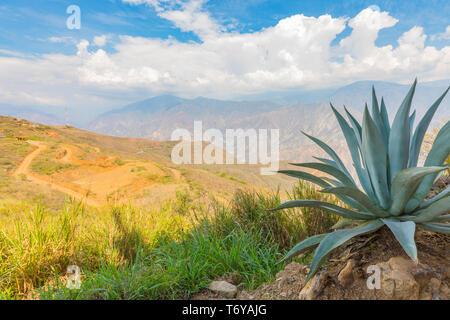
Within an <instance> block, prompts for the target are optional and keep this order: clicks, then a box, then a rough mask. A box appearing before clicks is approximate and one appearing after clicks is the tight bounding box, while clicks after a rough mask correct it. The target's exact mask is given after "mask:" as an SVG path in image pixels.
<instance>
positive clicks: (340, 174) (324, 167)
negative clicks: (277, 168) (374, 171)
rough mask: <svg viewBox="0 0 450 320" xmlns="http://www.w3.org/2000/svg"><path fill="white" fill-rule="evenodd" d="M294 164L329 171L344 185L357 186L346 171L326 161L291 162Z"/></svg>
mask: <svg viewBox="0 0 450 320" xmlns="http://www.w3.org/2000/svg"><path fill="white" fill-rule="evenodd" d="M290 164H291V165H293V166H297V167H305V168H311V169H316V170H319V171H322V172H325V173H328V174H329V175H331V176H333V177H335V178H336V179H338V180H339V181H340V182H342V183H343V184H344V185H348V186H355V183H354V181H353V180H352V179H351V178H349V177H348V176H347V175H346V174H345V173H344V172H342V171H341V170H339V169H337V168H335V167H333V166H331V165H328V164H324V163H315V162H307V163H290Z"/></svg>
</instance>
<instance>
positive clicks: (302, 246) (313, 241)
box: [281, 233, 328, 262]
mask: <svg viewBox="0 0 450 320" xmlns="http://www.w3.org/2000/svg"><path fill="white" fill-rule="evenodd" d="M327 235H328V233H325V234H318V235H315V236H312V237H309V238H307V239H305V240H303V241H302V242H300V243H298V244H296V245H295V246H294V247H293V248H292V249H291V250H290V251H289V252H288V253H287V254H286V256H285V257H284V258H283V259H282V260H281V262H283V261H286V260H288V259H290V258H292V257H295V256H297V255H299V254H300V253H302V252H303V251H305V250H306V249H308V248H311V247H312V246H315V245H317V244H319V243H320V241H322V240H323V239H324V238H325V237H326V236H327Z"/></svg>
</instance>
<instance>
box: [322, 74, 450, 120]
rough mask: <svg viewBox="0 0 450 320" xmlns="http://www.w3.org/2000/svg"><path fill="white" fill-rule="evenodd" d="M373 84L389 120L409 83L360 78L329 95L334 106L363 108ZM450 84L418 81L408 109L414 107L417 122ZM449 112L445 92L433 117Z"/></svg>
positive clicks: (370, 99) (449, 99) (370, 97)
mask: <svg viewBox="0 0 450 320" xmlns="http://www.w3.org/2000/svg"><path fill="white" fill-rule="evenodd" d="M372 85H373V86H375V91H376V93H377V97H378V99H379V100H380V101H381V97H384V101H385V103H386V108H387V109H388V113H389V115H390V119H391V121H392V120H393V117H394V115H395V114H394V112H395V111H396V110H397V109H398V107H399V106H400V104H401V103H402V101H403V99H404V98H405V96H406V94H407V93H408V90H409V89H410V87H411V85H409V84H408V85H402V84H397V83H390V82H383V81H359V82H355V83H353V84H351V85H348V86H345V87H342V88H340V89H338V90H337V91H336V92H334V93H333V94H332V95H331V96H330V97H329V101H331V102H332V103H333V104H334V105H335V106H343V105H345V106H348V107H351V108H353V109H355V110H359V111H361V112H362V111H364V105H365V104H366V103H367V105H368V106H369V107H370V106H371V105H372ZM449 86H450V80H440V81H433V82H424V83H418V85H417V87H416V91H415V94H414V99H413V104H412V107H411V112H412V111H413V110H417V114H416V123H417V122H418V121H417V119H418V117H419V118H421V117H422V116H423V114H424V113H425V111H426V110H427V109H428V108H429V107H430V106H431V105H432V104H433V103H434V102H435V101H436V99H437V98H439V97H440V96H441V95H442V94H443V93H444V91H445V90H446V89H447V88H448V87H449ZM449 116H450V95H447V96H446V97H445V98H444V100H443V101H442V103H441V105H440V106H439V109H438V111H437V113H436V115H435V117H434V119H435V120H438V119H440V118H442V117H447V118H448V117H449Z"/></svg>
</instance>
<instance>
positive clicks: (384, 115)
mask: <svg viewBox="0 0 450 320" xmlns="http://www.w3.org/2000/svg"><path fill="white" fill-rule="evenodd" d="M381 119H383V126H384V130H385V132H386V137H387V141H388V144H389V134H390V131H391V125H390V124H389V115H388V112H387V109H386V105H385V104H384V99H383V98H381Z"/></svg>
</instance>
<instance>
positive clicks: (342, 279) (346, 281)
mask: <svg viewBox="0 0 450 320" xmlns="http://www.w3.org/2000/svg"><path fill="white" fill-rule="evenodd" d="M355 265H356V261H355V260H353V259H350V260H348V261H347V264H346V265H345V267H344V268H343V269H342V270H341V272H339V275H338V281H339V283H340V284H341V286H343V287H344V288H345V287H347V286H349V285H351V284H352V283H353V281H354V277H353V268H354V267H355Z"/></svg>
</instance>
